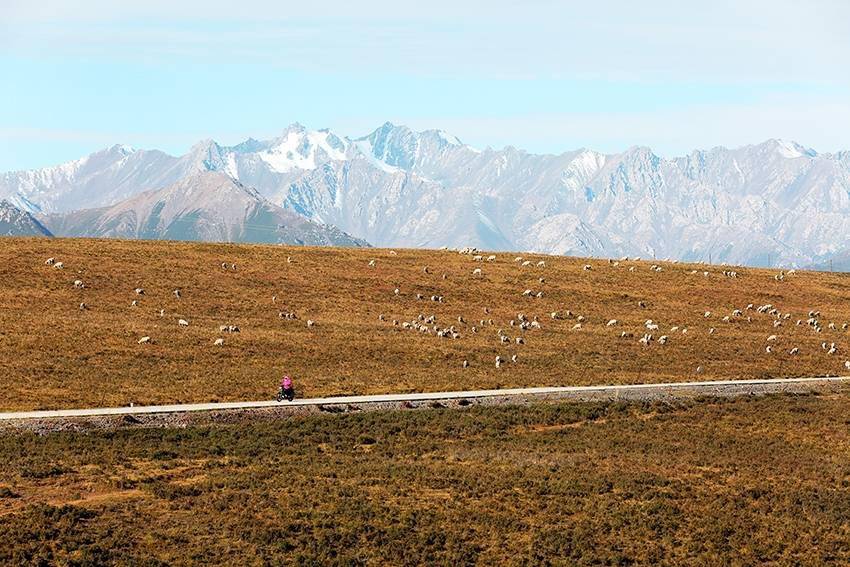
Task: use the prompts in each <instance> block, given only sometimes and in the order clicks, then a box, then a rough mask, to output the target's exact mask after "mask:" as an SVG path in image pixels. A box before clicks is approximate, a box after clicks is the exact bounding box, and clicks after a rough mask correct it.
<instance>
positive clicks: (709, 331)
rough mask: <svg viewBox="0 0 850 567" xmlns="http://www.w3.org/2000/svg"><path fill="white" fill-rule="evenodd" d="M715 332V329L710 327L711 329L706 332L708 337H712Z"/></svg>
mask: <svg viewBox="0 0 850 567" xmlns="http://www.w3.org/2000/svg"><path fill="white" fill-rule="evenodd" d="M715 331H716V329H715V328H714V327H711V328H710V329H709V330H708V334H709V335H713V334H714V333H715Z"/></svg>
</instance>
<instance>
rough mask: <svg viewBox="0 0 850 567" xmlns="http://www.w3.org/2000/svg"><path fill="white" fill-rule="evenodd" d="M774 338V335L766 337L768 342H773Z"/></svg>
mask: <svg viewBox="0 0 850 567" xmlns="http://www.w3.org/2000/svg"><path fill="white" fill-rule="evenodd" d="M775 340H776V335H770V336H769V337H767V341H768V342H773V341H775Z"/></svg>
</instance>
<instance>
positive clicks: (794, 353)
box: [788, 347, 800, 356]
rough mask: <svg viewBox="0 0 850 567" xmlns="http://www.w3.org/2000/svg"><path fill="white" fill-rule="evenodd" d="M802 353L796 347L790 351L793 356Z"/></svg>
mask: <svg viewBox="0 0 850 567" xmlns="http://www.w3.org/2000/svg"><path fill="white" fill-rule="evenodd" d="M799 353H800V349H799V348H798V347H794V348H792V349H791V350H789V351H788V354H790V355H791V356H797V355H798V354H799Z"/></svg>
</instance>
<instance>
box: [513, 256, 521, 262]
mask: <svg viewBox="0 0 850 567" xmlns="http://www.w3.org/2000/svg"><path fill="white" fill-rule="evenodd" d="M514 262H522V256H517V257H516V258H514Z"/></svg>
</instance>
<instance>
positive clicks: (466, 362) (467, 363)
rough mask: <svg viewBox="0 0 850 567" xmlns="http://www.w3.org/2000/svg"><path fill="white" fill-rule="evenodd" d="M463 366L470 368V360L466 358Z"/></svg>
mask: <svg viewBox="0 0 850 567" xmlns="http://www.w3.org/2000/svg"><path fill="white" fill-rule="evenodd" d="M463 367H464V368H469V361H468V360H464V361H463Z"/></svg>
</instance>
